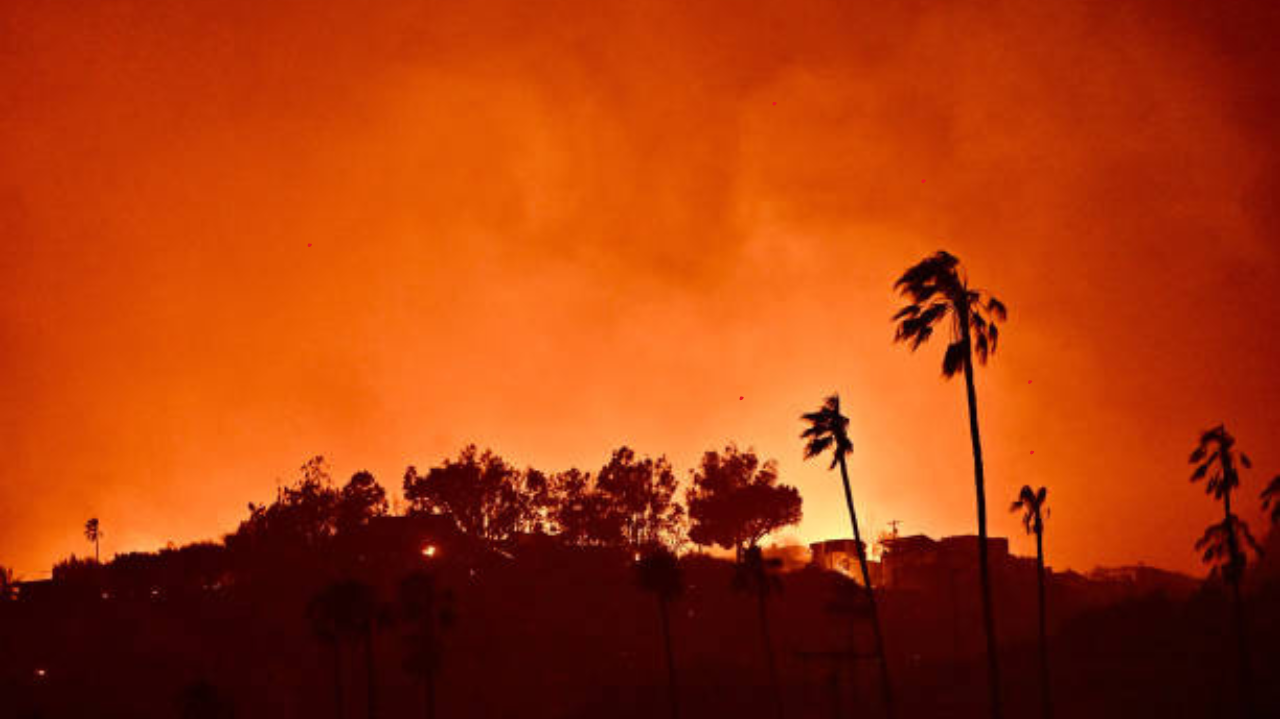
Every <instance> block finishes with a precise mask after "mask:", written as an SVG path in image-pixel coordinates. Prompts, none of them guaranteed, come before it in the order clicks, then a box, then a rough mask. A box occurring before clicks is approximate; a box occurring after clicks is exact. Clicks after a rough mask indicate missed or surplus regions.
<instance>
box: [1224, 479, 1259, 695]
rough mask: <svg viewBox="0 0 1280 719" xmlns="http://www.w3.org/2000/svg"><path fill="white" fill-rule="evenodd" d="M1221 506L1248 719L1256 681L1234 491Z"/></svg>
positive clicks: (1241, 691)
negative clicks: (1242, 589) (1242, 585)
mask: <svg viewBox="0 0 1280 719" xmlns="http://www.w3.org/2000/svg"><path fill="white" fill-rule="evenodd" d="M1222 506H1223V510H1224V512H1225V514H1226V522H1227V525H1226V526H1227V529H1228V530H1229V531H1228V533H1227V547H1228V549H1229V550H1230V555H1231V557H1230V559H1229V561H1230V562H1231V563H1232V565H1233V567H1234V568H1233V569H1232V570H1231V571H1230V572H1229V573H1228V577H1227V579H1228V580H1229V581H1230V583H1231V620H1232V623H1233V624H1234V629H1235V635H1236V670H1237V673H1238V675H1239V676H1238V677H1237V680H1238V681H1239V685H1240V716H1241V717H1244V719H1249V718H1250V717H1252V716H1253V677H1252V671H1251V667H1250V661H1249V636H1248V633H1247V632H1246V631H1245V616H1244V598H1243V596H1242V595H1241V593H1240V581H1241V580H1242V579H1243V578H1244V557H1243V556H1241V549H1240V545H1239V543H1238V542H1237V541H1236V532H1235V525H1234V524H1233V523H1232V522H1231V518H1232V517H1231V490H1230V489H1228V490H1227V491H1226V493H1225V494H1223V497H1222Z"/></svg>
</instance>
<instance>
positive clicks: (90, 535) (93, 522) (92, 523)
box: [84, 517, 102, 564]
mask: <svg viewBox="0 0 1280 719" xmlns="http://www.w3.org/2000/svg"><path fill="white" fill-rule="evenodd" d="M84 538H85V539H87V540H89V541H90V542H93V561H94V563H95V564H97V563H99V562H100V560H99V558H98V540H99V539H101V538H102V528H101V527H100V526H99V524H98V518H97V517H94V518H92V519H90V520H89V521H87V522H85V523H84Z"/></svg>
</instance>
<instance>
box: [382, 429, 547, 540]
mask: <svg viewBox="0 0 1280 719" xmlns="http://www.w3.org/2000/svg"><path fill="white" fill-rule="evenodd" d="M519 475H520V472H519V470H517V469H515V468H514V467H512V466H510V465H508V464H507V463H506V462H504V461H503V460H502V458H501V457H499V456H498V455H496V454H494V453H493V452H491V451H489V450H485V451H484V452H483V453H480V452H479V451H478V450H477V449H476V446H475V445H467V446H466V447H465V448H463V450H462V452H460V453H459V454H458V458H457V459H456V460H449V459H446V460H445V461H444V464H442V465H441V466H439V467H432V468H431V469H429V470H427V473H426V474H425V475H420V474H418V471H417V469H416V468H414V467H409V468H408V470H406V471H405V475H404V497H405V499H406V500H407V501H408V502H409V514H446V515H448V516H450V517H452V518H453V520H454V521H455V522H456V523H457V524H458V528H459V529H461V530H462V531H463V532H466V533H467V534H470V535H471V536H473V537H479V538H482V539H488V540H491V541H503V540H506V539H509V538H510V537H511V535H512V534H513V533H514V532H515V531H516V528H517V527H519V526H520V523H521V521H522V516H521V515H522V513H523V512H524V507H523V502H522V498H521V496H520V492H519V487H518V486H517V480H518V478H519Z"/></svg>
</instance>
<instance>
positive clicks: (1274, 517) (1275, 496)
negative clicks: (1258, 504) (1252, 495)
mask: <svg viewBox="0 0 1280 719" xmlns="http://www.w3.org/2000/svg"><path fill="white" fill-rule="evenodd" d="M1262 510H1263V511H1264V512H1265V511H1268V510H1270V511H1271V523H1272V524H1280V475H1276V476H1275V477H1272V478H1271V483H1270V484H1268V485H1267V488H1266V489H1264V490H1262Z"/></svg>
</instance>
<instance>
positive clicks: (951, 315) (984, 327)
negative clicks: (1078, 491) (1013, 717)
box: [893, 251, 1006, 719]
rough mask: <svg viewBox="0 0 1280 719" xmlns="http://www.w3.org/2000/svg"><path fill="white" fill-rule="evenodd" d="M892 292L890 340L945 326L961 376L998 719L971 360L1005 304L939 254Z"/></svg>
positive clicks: (916, 337) (993, 337)
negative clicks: (897, 298)
mask: <svg viewBox="0 0 1280 719" xmlns="http://www.w3.org/2000/svg"><path fill="white" fill-rule="evenodd" d="M894 288H895V289H896V290H898V292H899V294H901V295H903V296H904V297H906V298H907V299H908V300H909V304H907V305H906V306H905V307H903V308H902V309H900V310H898V312H897V314H895V315H894V316H893V319H894V321H895V322H897V323H898V327H897V332H896V333H895V335H894V342H904V343H906V344H907V346H908V347H910V348H911V351H913V352H914V351H915V350H916V349H918V348H919V347H920V345H922V344H924V343H925V342H927V341H929V338H930V337H931V336H932V335H933V330H934V328H935V327H936V326H938V325H940V324H943V323H947V326H948V329H950V337H949V339H948V341H949V344H948V345H947V350H946V352H945V353H944V354H943V357H942V376H943V377H944V378H946V379H950V378H952V377H954V376H955V375H956V374H958V373H961V372H963V373H964V385H965V392H966V396H967V398H968V401H969V439H970V441H971V442H972V443H973V484H974V489H975V490H976V493H977V500H978V574H979V578H980V580H981V585H982V628H983V630H984V632H985V633H986V637H987V691H988V694H989V701H990V705H991V716H992V718H993V719H1000V717H1001V715H1002V711H1001V703H1000V659H999V656H998V652H999V648H998V645H997V644H996V622H995V609H994V608H993V606H992V599H991V568H990V565H989V561H988V559H987V492H986V481H985V479H984V476H983V469H982V438H981V437H980V436H979V433H978V397H977V393H976V392H975V391H974V388H973V358H974V356H975V355H976V356H977V358H978V361H979V362H980V363H982V364H986V363H987V357H988V356H990V355H991V354H993V353H995V351H996V344H997V342H998V341H999V339H1000V330H999V327H998V326H997V324H996V323H997V322H1003V321H1004V320H1005V318H1006V311H1005V306H1004V304H1003V303H1002V302H1000V300H998V299H996V298H995V297H992V296H991V294H990V293H989V292H985V291H983V290H977V289H972V288H970V287H969V280H968V277H967V276H966V275H965V274H964V273H963V272H962V271H961V269H960V260H958V259H956V258H955V257H954V256H952V255H950V254H949V253H947V252H943V251H939V252H937V253H935V254H933V255H932V256H930V257H926V258H925V259H923V260H921V261H920V262H919V263H918V264H916V265H915V266H913V267H911V268H910V269H908V270H907V271H906V272H904V273H902V276H901V277H899V278H898V281H897V282H895V283H894Z"/></svg>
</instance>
